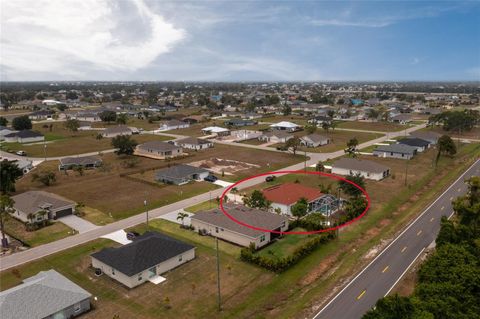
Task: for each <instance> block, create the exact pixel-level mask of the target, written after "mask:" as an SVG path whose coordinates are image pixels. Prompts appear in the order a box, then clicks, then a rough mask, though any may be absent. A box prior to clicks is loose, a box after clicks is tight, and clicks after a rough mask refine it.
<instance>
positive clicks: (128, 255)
mask: <svg viewBox="0 0 480 319" xmlns="http://www.w3.org/2000/svg"><path fill="white" fill-rule="evenodd" d="M91 258H92V266H93V267H94V268H96V269H99V270H101V272H102V273H104V274H105V275H107V276H109V277H110V278H113V279H115V280H117V281H118V282H120V283H122V284H123V285H125V286H127V287H128V288H134V287H136V286H138V285H140V284H142V283H144V282H146V281H149V280H155V279H157V278H159V276H160V275H161V274H163V273H165V272H167V271H170V270H172V269H174V268H176V267H178V266H180V265H182V264H185V263H186V262H188V261H190V260H192V259H194V258H195V246H192V245H190V244H187V243H184V242H182V241H179V240H177V239H175V238H172V237H170V236H167V235H164V234H161V233H158V232H147V233H145V234H143V235H141V236H139V237H137V238H136V239H135V240H134V241H132V242H131V243H129V244H127V245H124V246H121V247H117V248H104V249H102V250H101V251H99V252H96V253H94V254H92V255H91Z"/></svg>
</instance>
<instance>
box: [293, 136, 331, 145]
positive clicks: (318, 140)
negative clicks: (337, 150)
mask: <svg viewBox="0 0 480 319" xmlns="http://www.w3.org/2000/svg"><path fill="white" fill-rule="evenodd" d="M328 143H330V139H329V138H328V137H325V136H323V135H319V134H309V135H305V136H302V137H300V144H301V145H303V146H306V147H318V146H323V145H327V144H328Z"/></svg>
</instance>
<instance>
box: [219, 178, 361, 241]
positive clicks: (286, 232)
mask: <svg viewBox="0 0 480 319" xmlns="http://www.w3.org/2000/svg"><path fill="white" fill-rule="evenodd" d="M276 174H309V175H322V176H326V177H330V178H334V179H337V180H341V181H345V182H347V183H349V184H352V185H353V186H355V187H357V188H358V189H359V190H360V191H361V192H362V193H363V195H365V198H366V199H367V207H366V208H365V210H364V211H363V212H362V213H361V214H360V215H359V216H357V217H355V218H354V219H352V220H349V221H348V222H346V223H343V224H341V225H338V226H336V227H330V228H326V229H320V230H313V231H285V232H282V231H277V230H271V229H265V228H260V227H255V226H253V225H250V224H247V223H244V222H242V221H240V220H238V219H236V218H234V217H233V216H232V215H230V214H229V213H228V212H227V211H226V210H225V208H224V207H223V198H224V197H225V195H227V193H228V192H229V191H230V190H231V189H232V188H234V187H235V186H237V185H239V184H241V183H243V182H245V181H248V180H251V179H254V178H257V177H262V176H269V175H276ZM219 207H220V210H221V211H222V212H223V214H224V215H225V216H227V217H228V218H230V219H231V220H233V221H234V222H235V223H237V224H239V225H242V226H245V227H248V228H250V229H254V230H259V231H263V232H269V233H275V234H281V235H311V234H319V233H324V232H329V231H333V230H337V229H340V228H342V227H345V226H347V225H350V224H351V223H354V222H355V221H357V220H359V219H360V218H362V217H363V216H365V214H366V213H367V211H368V210H369V209H370V196H369V195H368V193H367V192H366V191H365V190H364V189H363V188H362V187H360V186H359V185H357V184H355V183H354V182H352V181H349V180H348V179H346V178H344V177H341V176H338V175H335V174H329V173H324V172H314V171H303V170H298V171H275V172H267V173H262V174H258V175H254V176H250V177H247V178H244V179H241V180H239V181H238V182H236V183H234V184H232V185H230V186H229V187H227V189H225V191H223V193H222V195H221V196H220V202H219Z"/></svg>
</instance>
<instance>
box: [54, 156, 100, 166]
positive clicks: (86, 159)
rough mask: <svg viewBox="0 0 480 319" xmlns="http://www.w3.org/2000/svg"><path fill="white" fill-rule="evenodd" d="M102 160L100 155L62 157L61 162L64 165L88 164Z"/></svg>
mask: <svg viewBox="0 0 480 319" xmlns="http://www.w3.org/2000/svg"><path fill="white" fill-rule="evenodd" d="M101 162H102V160H101V159H100V157H98V156H80V157H65V158H61V159H60V164H62V165H88V164H95V163H101Z"/></svg>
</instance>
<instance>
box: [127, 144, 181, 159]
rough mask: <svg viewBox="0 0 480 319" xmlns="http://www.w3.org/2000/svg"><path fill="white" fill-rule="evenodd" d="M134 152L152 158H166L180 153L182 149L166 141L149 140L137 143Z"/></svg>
mask: <svg viewBox="0 0 480 319" xmlns="http://www.w3.org/2000/svg"><path fill="white" fill-rule="evenodd" d="M134 154H135V155H138V156H145V157H150V158H154V159H166V158H172V157H177V156H180V155H182V154H183V149H182V148H181V147H180V146H175V145H173V144H170V143H166V142H160V141H150V142H146V143H143V144H139V145H137V147H136V148H135V152H134Z"/></svg>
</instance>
